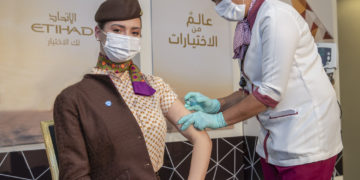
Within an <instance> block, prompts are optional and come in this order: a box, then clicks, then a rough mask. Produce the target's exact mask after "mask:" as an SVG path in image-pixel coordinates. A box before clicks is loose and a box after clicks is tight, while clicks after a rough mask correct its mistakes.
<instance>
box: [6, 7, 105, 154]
mask: <svg viewBox="0 0 360 180" xmlns="http://www.w3.org/2000/svg"><path fill="white" fill-rule="evenodd" d="M101 2H102V0H91V1H89V0H76V1H73V0H62V1H57V0H31V1H27V0H2V1H1V5H0V40H1V45H0V53H1V55H2V57H1V59H0V147H3V146H9V145H16V144H27V143H34V142H38V143H39V142H42V137H41V133H40V121H43V120H51V119H52V113H51V111H52V106H53V103H54V99H55V97H56V95H57V94H59V93H60V91H61V90H62V89H64V88H65V87H66V86H68V85H70V84H73V83H75V82H77V81H79V80H80V79H81V78H82V76H83V75H84V74H85V73H87V72H88V71H89V70H90V69H91V67H94V66H95V64H96V61H97V54H98V52H99V50H98V48H99V47H98V42H97V41H96V40H95V38H94V26H95V25H96V24H95V21H94V14H95V11H96V9H97V7H98V6H99V4H100V3H101Z"/></svg>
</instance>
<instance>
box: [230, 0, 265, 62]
mask: <svg viewBox="0 0 360 180" xmlns="http://www.w3.org/2000/svg"><path fill="white" fill-rule="evenodd" d="M262 3H264V0H253V1H252V2H251V4H250V8H249V12H248V15H247V17H246V18H245V19H244V20H242V21H239V22H238V24H237V25H236V29H235V35H234V57H233V59H240V60H243V59H244V57H245V54H246V51H247V49H248V47H249V45H250V41H251V30H252V27H253V25H254V22H255V20H256V15H257V12H258V11H259V9H260V7H261V5H262Z"/></svg>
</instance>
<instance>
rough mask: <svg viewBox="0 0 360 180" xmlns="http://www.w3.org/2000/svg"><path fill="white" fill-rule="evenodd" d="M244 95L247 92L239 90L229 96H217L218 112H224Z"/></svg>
mask: <svg viewBox="0 0 360 180" xmlns="http://www.w3.org/2000/svg"><path fill="white" fill-rule="evenodd" d="M246 96H247V94H246V93H244V91H243V90H239V91H236V92H234V93H232V94H230V95H229V96H226V97H223V98H219V99H218V101H219V102H220V105H221V107H220V111H219V112H224V111H225V110H227V109H228V108H230V107H232V106H234V105H235V104H237V103H239V102H240V101H242V100H243V99H244V98H245V97H246Z"/></svg>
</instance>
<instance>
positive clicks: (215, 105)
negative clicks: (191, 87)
mask: <svg viewBox="0 0 360 180" xmlns="http://www.w3.org/2000/svg"><path fill="white" fill-rule="evenodd" d="M184 99H185V108H186V109H188V110H190V111H202V112H206V113H210V114H214V113H217V112H219V110H220V107H221V105H220V102H219V101H218V100H217V99H210V98H208V97H206V96H204V95H202V94H201V93H199V92H189V93H188V94H186V96H185V98H184Z"/></svg>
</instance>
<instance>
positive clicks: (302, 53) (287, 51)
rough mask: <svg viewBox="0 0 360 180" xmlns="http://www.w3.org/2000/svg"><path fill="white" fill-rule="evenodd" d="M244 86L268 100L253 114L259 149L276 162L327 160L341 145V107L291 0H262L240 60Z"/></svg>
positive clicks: (287, 163) (263, 99)
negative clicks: (258, 127)
mask: <svg viewBox="0 0 360 180" xmlns="http://www.w3.org/2000/svg"><path fill="white" fill-rule="evenodd" d="M242 75H244V76H245V77H246V79H247V82H248V83H247V86H246V90H248V91H249V92H250V93H252V94H253V95H254V96H255V97H256V98H257V99H258V100H259V101H261V102H262V103H264V104H266V105H267V106H269V108H268V110H266V111H265V112H263V113H261V114H259V115H258V116H257V118H258V120H259V121H260V123H261V131H260V134H259V138H258V144H257V147H256V151H257V153H258V154H259V155H260V156H261V157H263V158H265V159H267V160H268V162H269V163H271V164H274V165H278V166H293V165H299V164H306V163H311V162H316V161H320V160H325V159H328V158H330V157H333V156H335V155H337V154H338V153H339V152H340V151H341V150H342V148H343V146H342V141H341V135H340V129H341V127H340V110H339V106H338V103H337V99H336V94H335V91H334V89H333V87H332V85H331V83H330V82H329V79H328V77H327V75H326V73H325V71H324V70H323V68H322V63H321V58H320V56H319V54H318V51H317V47H316V44H315V43H314V39H313V37H312V35H311V33H310V31H309V27H308V24H307V23H306V22H305V20H304V19H303V18H302V17H301V16H300V14H299V13H298V12H297V11H296V10H295V9H294V8H293V7H291V6H290V5H288V4H286V3H283V2H281V1H279V0H265V2H264V3H263V5H262V6H261V7H260V9H259V12H258V15H257V18H256V21H255V23H254V26H253V29H252V35H251V43H250V46H249V48H248V51H247V54H246V56H245V60H244V62H243V68H242Z"/></svg>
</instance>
